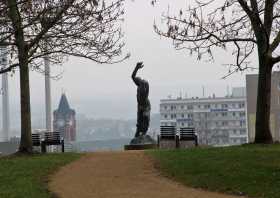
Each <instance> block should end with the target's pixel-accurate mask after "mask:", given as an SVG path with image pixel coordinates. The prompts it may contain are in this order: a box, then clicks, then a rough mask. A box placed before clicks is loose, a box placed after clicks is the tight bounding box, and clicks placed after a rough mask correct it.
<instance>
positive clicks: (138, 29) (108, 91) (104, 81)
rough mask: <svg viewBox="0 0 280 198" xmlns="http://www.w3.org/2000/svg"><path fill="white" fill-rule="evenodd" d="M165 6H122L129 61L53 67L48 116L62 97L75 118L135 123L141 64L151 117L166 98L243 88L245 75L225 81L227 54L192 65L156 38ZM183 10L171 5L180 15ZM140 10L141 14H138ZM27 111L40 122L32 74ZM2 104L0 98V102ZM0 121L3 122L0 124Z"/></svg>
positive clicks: (15, 99) (14, 83) (13, 97)
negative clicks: (135, 76)
mask: <svg viewBox="0 0 280 198" xmlns="http://www.w3.org/2000/svg"><path fill="white" fill-rule="evenodd" d="M168 2H171V1H170V0H165V1H162V2H161V3H159V4H156V6H155V7H153V6H152V5H151V4H150V1H149V0H147V1H145V3H143V1H127V2H126V3H125V21H124V24H123V31H124V34H125V36H124V38H125V42H126V47H125V49H124V53H123V54H124V55H125V54H126V53H127V52H129V53H131V57H130V58H129V59H128V60H126V61H124V62H122V63H118V64H114V65H106V64H104V65H98V64H97V63H94V62H91V61H88V60H84V59H78V58H73V57H70V58H69V61H68V62H66V63H64V64H63V66H52V67H51V69H52V75H56V74H58V73H60V72H61V71H63V76H62V78H61V79H60V80H58V81H56V80H52V81H51V83H52V85H51V87H52V111H53V110H55V109H56V108H57V106H58V102H59V99H60V96H61V94H62V92H63V91H64V92H65V93H66V95H67V98H68V100H69V103H70V105H71V107H72V108H74V109H76V111H77V113H79V114H85V115H87V116H89V117H93V118H115V119H131V118H135V117H136V107H137V104H136V86H135V85H134V84H133V82H132V80H131V73H132V70H133V68H134V66H135V64H136V62H138V61H143V62H144V65H145V67H144V69H143V70H141V71H139V76H140V77H142V78H144V79H147V80H148V81H149V83H150V100H151V104H152V113H158V112H159V100H160V99H163V98H167V96H168V95H172V96H173V97H177V96H179V95H180V93H182V96H185V95H186V94H187V96H188V97H201V96H202V86H204V87H205V91H206V94H205V96H210V95H212V94H213V93H215V94H216V95H217V96H224V95H226V93H227V87H228V86H229V88H230V89H231V87H240V86H245V74H246V72H244V73H243V74H241V73H236V74H233V75H231V76H229V77H228V78H227V79H225V80H222V79H221V78H222V77H223V76H224V75H226V74H227V70H228V69H227V67H225V66H223V65H222V64H226V63H231V62H233V57H232V55H231V53H230V51H229V52H228V53H226V52H224V51H221V50H217V51H215V52H214V55H215V58H216V59H215V62H214V63H211V62H210V63H207V62H204V61H197V60H196V57H190V56H189V54H188V52H187V51H176V50H175V49H174V48H173V46H172V42H171V41H170V40H166V39H164V38H161V37H160V36H158V35H157V34H156V33H155V32H154V30H153V24H154V21H155V22H156V23H157V24H159V25H160V24H161V13H162V12H163V11H166V10H167V8H168ZM182 5H184V6H185V3H184V4H182V3H181V4H180V3H178V5H175V4H172V7H171V10H172V8H173V9H174V10H179V9H180V8H181V7H182ZM143 10H145V12H144V14H143ZM248 72H250V71H248ZM30 83H31V111H32V115H40V114H41V115H42V120H43V121H44V116H45V107H44V105H45V95H44V76H43V75H42V74H40V73H36V72H34V71H31V76H30ZM9 86H10V105H11V122H12V123H13V121H14V119H15V118H17V117H18V118H19V116H20V105H19V99H20V98H19V75H18V71H16V72H15V74H13V76H12V77H9ZM1 100H2V98H1ZM0 108H1V109H2V107H0ZM1 119H2V118H1Z"/></svg>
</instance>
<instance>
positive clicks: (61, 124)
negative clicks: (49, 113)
mask: <svg viewBox="0 0 280 198" xmlns="http://www.w3.org/2000/svg"><path fill="white" fill-rule="evenodd" d="M75 114H76V113H75V111H74V110H73V109H71V108H70V106H69V103H68V101H67V98H66V95H65V94H62V96H61V98H60V102H59V106H58V109H57V110H55V111H54V113H53V115H54V121H53V129H54V131H59V132H60V134H61V136H62V137H63V138H64V140H65V141H76V118H75Z"/></svg>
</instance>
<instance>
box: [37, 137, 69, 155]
mask: <svg viewBox="0 0 280 198" xmlns="http://www.w3.org/2000/svg"><path fill="white" fill-rule="evenodd" d="M50 145H61V152H63V153H64V140H63V138H61V137H60V133H59V132H45V133H44V138H43V140H42V141H41V150H42V153H46V152H47V146H50Z"/></svg>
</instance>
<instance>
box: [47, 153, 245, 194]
mask: <svg viewBox="0 0 280 198" xmlns="http://www.w3.org/2000/svg"><path fill="white" fill-rule="evenodd" d="M49 189H50V190H51V191H52V192H53V193H55V194H56V195H57V196H58V197H60V198H240V197H237V196H230V195H224V194H219V193H213V192H207V191H203V190H198V189H193V188H189V187H185V186H183V185H181V184H179V183H177V182H174V181H172V180H170V179H168V178H165V177H163V176H160V175H159V172H158V171H157V170H156V169H155V168H154V165H153V162H152V161H151V160H150V159H149V157H147V156H146V155H145V154H144V153H143V152H142V151H125V152H97V153H91V154H87V155H86V156H84V157H82V158H81V159H80V160H78V161H76V162H74V163H72V164H69V165H67V166H65V167H63V168H62V169H61V170H59V171H58V172H57V173H56V174H55V175H53V176H52V177H51V181H50V183H49Z"/></svg>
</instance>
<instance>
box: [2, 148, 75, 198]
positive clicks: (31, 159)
mask: <svg viewBox="0 0 280 198" xmlns="http://www.w3.org/2000/svg"><path fill="white" fill-rule="evenodd" d="M79 157H80V155H79V154H74V153H65V154H46V155H39V154H37V155H31V156H12V157H2V158H0V198H50V197H51V194H50V193H49V192H48V189H47V179H48V175H49V174H51V173H52V172H54V171H55V170H57V168H58V167H60V166H63V165H65V164H67V163H69V162H71V161H73V160H76V159H78V158H79Z"/></svg>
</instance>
